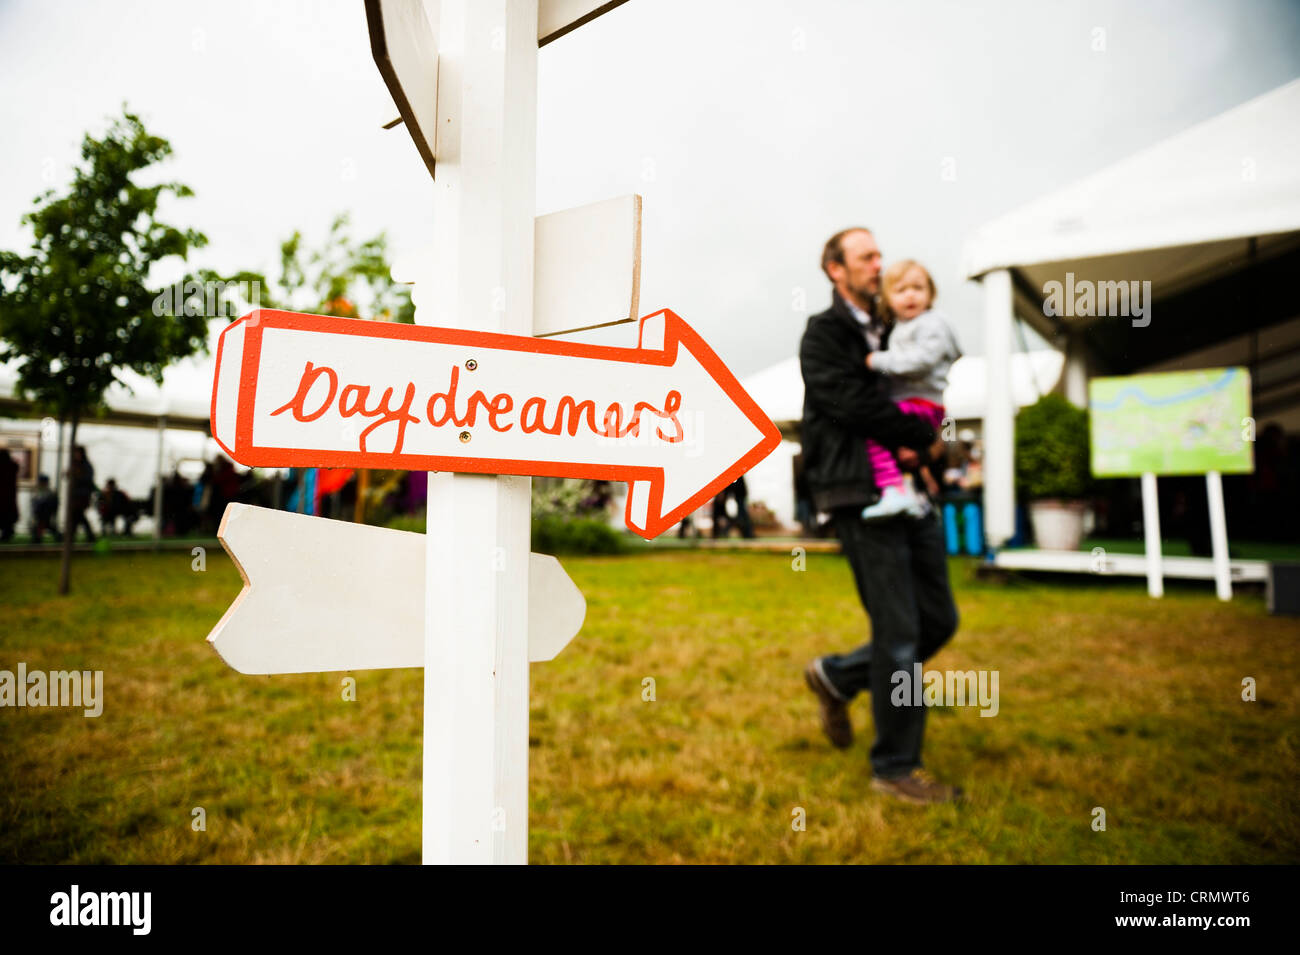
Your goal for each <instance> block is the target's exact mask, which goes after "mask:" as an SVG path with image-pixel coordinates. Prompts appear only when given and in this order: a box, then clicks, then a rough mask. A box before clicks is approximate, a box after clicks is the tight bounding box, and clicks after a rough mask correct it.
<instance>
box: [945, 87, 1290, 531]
mask: <svg viewBox="0 0 1300 955" xmlns="http://www.w3.org/2000/svg"><path fill="white" fill-rule="evenodd" d="M963 260H964V271H965V274H966V276H967V277H968V278H972V279H978V280H979V281H980V282H981V283H982V284H983V286H984V300H985V315H984V322H985V334H984V342H985V349H986V357H987V362H986V367H985V373H986V376H987V406H986V408H985V411H984V441H985V511H986V517H985V525H986V528H987V532H988V538H989V542H990V544H993V545H995V546H997V545H1000V544H1001V543H1003V542H1004V541H1006V540H1007V539H1008V538H1010V537H1011V536H1012V534H1013V532H1014V501H1015V489H1014V485H1013V480H1014V469H1013V450H1014V414H1015V408H1016V400H1015V394H1014V390H1013V385H1012V377H1011V375H1009V374H1008V368H1009V365H1008V362H1009V360H1010V357H1011V355H1012V351H1013V349H1012V341H1013V334H1012V332H1013V329H1012V325H1013V321H1014V318H1015V317H1016V316H1019V317H1021V318H1023V319H1024V320H1026V321H1027V322H1029V323H1030V324H1031V325H1032V326H1033V327H1035V328H1036V329H1037V330H1038V331H1039V332H1040V333H1041V334H1043V335H1044V336H1045V337H1046V338H1047V339H1048V340H1049V341H1052V342H1054V343H1056V344H1058V345H1059V346H1060V347H1062V349H1063V350H1064V351H1065V353H1066V369H1065V382H1064V388H1065V393H1066V395H1067V397H1069V398H1070V400H1072V401H1074V402H1076V403H1078V404H1084V403H1086V387H1087V378H1088V376H1089V374H1090V373H1093V372H1097V373H1105V374H1128V373H1132V372H1137V371H1143V370H1149V369H1155V368H1160V369H1162V370H1169V369H1172V368H1179V367H1184V368H1194V367H1203V366H1204V365H1205V364H1206V363H1218V364H1222V363H1227V362H1231V363H1241V364H1248V365H1250V366H1251V374H1252V379H1253V382H1254V386H1255V395H1254V402H1255V407H1256V409H1260V408H1267V409H1269V412H1270V413H1272V414H1274V415H1277V416H1279V417H1280V418H1282V419H1284V420H1288V421H1290V420H1292V418H1294V417H1295V416H1296V415H1297V410H1298V409H1300V388H1298V387H1297V383H1298V382H1300V367H1298V366H1300V355H1297V347H1296V344H1297V338H1300V330H1298V328H1297V324H1298V323H1297V312H1298V311H1300V310H1298V309H1297V308H1296V305H1295V300H1296V297H1295V293H1294V289H1293V285H1294V276H1295V275H1296V274H1300V271H1298V266H1300V80H1297V81H1294V82H1291V83H1288V84H1286V85H1285V86H1281V87H1278V88H1277V89H1275V90H1272V91H1270V92H1268V93H1266V94H1264V95H1262V96H1259V97H1257V98H1255V99H1252V100H1250V101H1248V102H1246V103H1243V104H1241V105H1240V106H1237V107H1235V108H1233V109H1231V110H1229V111H1227V112H1225V113H1222V114H1220V115H1219V116H1217V117H1215V118H1213V119H1210V120H1208V121H1206V122H1203V123H1200V124H1199V125H1196V126H1193V127H1192V128H1190V129H1187V130H1185V131H1183V132H1181V133H1179V134H1178V135H1176V136H1173V137H1170V138H1169V139H1166V140H1164V141H1163V142H1161V143H1158V144H1157V145H1155V146H1152V147H1150V148H1148V149H1144V150H1142V151H1140V152H1138V153H1136V154H1134V155H1132V156H1130V157H1129V158H1127V159H1124V160H1122V161H1120V162H1118V163H1115V164H1114V165H1112V166H1109V167H1107V168H1105V169H1102V170H1100V171H1099V172H1096V173H1094V174H1092V175H1090V176H1088V177H1086V178H1084V179H1081V180H1079V181H1077V182H1074V183H1072V184H1070V185H1068V186H1066V187H1065V188H1063V189H1060V190H1058V191H1056V192H1054V193H1051V194H1050V195H1047V196H1044V197H1042V198H1040V199H1038V200H1036V201H1034V202H1031V203H1029V204H1028V205H1026V206H1024V207H1022V208H1020V209H1017V210H1015V211H1013V212H1010V213H1008V214H1007V215H1005V216H1003V217H1001V218H999V219H997V220H995V221H993V222H991V223H989V224H987V225H986V226H984V227H983V228H981V229H979V230H977V231H976V232H975V233H974V234H973V235H972V236H971V237H970V239H969V240H968V242H967V244H966V246H965V249H964V253H963ZM1067 274H1072V276H1073V278H1074V280H1075V281H1076V282H1077V281H1079V280H1092V281H1096V282H1104V281H1127V280H1142V281H1150V282H1151V298H1152V300H1153V302H1154V304H1153V306H1152V308H1151V313H1150V315H1149V316H1148V317H1149V318H1150V319H1151V321H1150V324H1149V325H1146V326H1145V327H1136V326H1134V324H1133V323H1132V322H1131V321H1129V320H1128V319H1125V318H1117V317H1107V318H1061V317H1049V316H1048V315H1047V314H1046V313H1045V310H1044V307H1043V305H1044V299H1045V293H1044V286H1045V284H1046V283H1047V282H1050V281H1061V282H1064V281H1065V280H1066V276H1067ZM1256 413H1257V414H1258V413H1259V411H1258V410H1257V412H1256ZM1288 415H1290V416H1291V417H1287V416H1288Z"/></svg>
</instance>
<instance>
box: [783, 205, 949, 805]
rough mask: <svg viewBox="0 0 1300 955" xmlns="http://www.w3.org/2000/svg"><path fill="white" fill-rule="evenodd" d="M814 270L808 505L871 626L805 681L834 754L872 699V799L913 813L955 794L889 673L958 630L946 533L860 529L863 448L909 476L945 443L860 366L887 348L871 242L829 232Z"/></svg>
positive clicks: (806, 348) (805, 347) (884, 524)
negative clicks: (860, 699)
mask: <svg viewBox="0 0 1300 955" xmlns="http://www.w3.org/2000/svg"><path fill="white" fill-rule="evenodd" d="M822 271H823V272H824V273H825V274H826V277H827V278H828V279H830V281H831V286H832V295H831V307H830V308H828V309H827V310H826V311H824V312H822V313H820V314H818V315H814V316H812V317H811V318H809V319H808V325H807V327H806V328H805V330H804V334H803V338H802V339H801V340H800V343H799V367H800V371H801V372H802V373H803V381H804V406H803V422H802V424H801V427H800V434H801V435H802V438H803V453H804V473H805V474H806V475H807V477H808V484H809V487H810V488H811V489H812V494H813V506H814V507H816V508H817V509H818V510H819V511H826V512H829V513H830V514H831V519H832V520H833V521H834V522H835V531H836V534H837V535H838V536H839V539H840V545H841V547H842V548H843V551H844V555H845V557H847V558H848V563H849V567H850V568H851V569H852V571H853V578H854V581H855V583H856V584H857V590H858V597H859V599H860V600H861V601H862V606H863V608H864V609H865V610H866V612H867V615H868V616H869V617H870V618H871V641H870V642H869V643H866V644H863V645H862V646H860V647H858V648H857V649H856V650H853V651H851V652H849V653H831V654H827V655H825V656H821V657H817V658H816V659H814V660H813V661H812V662H810V663H809V664H808V666H807V667H806V668H805V669H804V680H805V682H806V683H807V684H808V688H809V689H810V690H811V691H812V692H813V694H814V695H815V696H816V698H817V701H818V703H819V704H820V707H821V722H822V729H823V730H824V731H825V733H826V735H827V737H828V738H829V739H830V741H831V744H832V745H834V746H837V747H840V748H846V747H848V746H851V745H852V743H853V723H852V721H851V720H850V718H849V710H848V707H849V703H850V702H852V700H853V698H854V697H855V696H857V695H858V694H859V693H862V692H868V693H870V694H871V713H872V717H873V719H874V722H875V729H876V739H875V742H874V744H873V745H872V747H871V770H872V780H871V788H872V789H873V790H874V791H876V792H879V793H883V794H885V795H888V796H890V797H892V798H896V799H900V800H902V801H905V802H910V803H938V802H949V801H951V800H953V799H956V798H958V797H959V795H960V791H959V790H958V789H957V788H956V787H954V786H950V785H946V784H943V783H940V782H939V781H938V780H936V779H934V778H933V777H931V776H930V775H929V773H928V772H926V771H925V770H924V769H923V768H922V765H921V744H922V741H923V738H924V734H925V717H926V708H925V707H924V706H909V705H899V706H895V705H894V703H893V701H892V699H891V696H892V693H891V691H892V689H893V687H894V679H893V678H894V675H895V674H897V673H900V672H903V673H907V674H911V673H913V672H914V668H915V667H916V666H918V665H919V664H921V663H923V662H924V661H925V660H928V659H929V658H930V657H932V656H933V655H934V654H935V653H936V652H937V651H938V650H939V648H940V647H942V646H943V645H944V644H945V643H947V642H948V641H949V640H950V639H951V638H952V635H953V633H955V632H956V630H957V606H956V603H955V602H954V600H953V596H952V588H951V586H950V585H949V582H948V558H947V555H946V553H945V548H944V541H943V532H942V529H941V528H940V526H939V522H938V520H937V519H936V517H935V516H934V515H933V514H932V515H931V516H930V517H928V518H921V519H916V518H912V517H908V516H906V515H902V514H900V515H896V516H894V517H891V518H887V519H884V520H878V521H864V520H863V519H862V509H863V507H864V506H865V505H867V504H871V503H874V502H873V492H874V490H875V488H874V483H875V482H874V479H873V472H872V467H871V463H870V461H869V460H868V458H867V439H868V438H870V439H871V440H873V441H876V442H877V443H879V444H881V445H882V446H884V447H885V448H888V449H891V450H893V451H894V452H895V454H896V455H897V458H898V463H899V464H900V465H901V466H902V467H904V468H909V469H914V468H916V467H918V466H920V465H922V464H928V463H929V462H930V460H931V459H932V458H933V457H935V456H936V455H938V454H939V453H940V452H941V450H942V444H940V446H939V447H937V448H936V447H933V445H934V443H935V433H934V428H933V427H931V425H930V424H929V423H928V422H927V421H926V419H924V418H922V417H920V416H918V415H909V414H905V413H903V412H902V411H900V410H899V409H898V407H897V405H895V404H894V403H893V402H892V401H890V400H889V397H888V396H887V394H886V393H885V387H886V384H887V383H886V382H885V380H884V377H883V376H882V375H881V374H880V373H879V372H876V371H874V370H873V369H872V368H870V367H868V363H867V356H868V354H870V353H873V352H875V351H877V350H878V349H880V348H883V347H886V346H887V340H888V336H889V331H888V329H887V328H884V327H883V325H882V323H881V322H880V321H879V320H878V318H877V317H876V313H877V311H878V306H877V304H876V296H877V295H878V294H879V292H880V248H879V246H877V244H876V240H875V237H874V236H873V235H872V234H871V232H870V231H869V230H867V229H863V228H855V229H845V230H843V231H841V232H837V233H836V234H835V235H833V236H831V238H830V239H829V240H828V241H827V242H826V245H825V246H824V248H823V249H822Z"/></svg>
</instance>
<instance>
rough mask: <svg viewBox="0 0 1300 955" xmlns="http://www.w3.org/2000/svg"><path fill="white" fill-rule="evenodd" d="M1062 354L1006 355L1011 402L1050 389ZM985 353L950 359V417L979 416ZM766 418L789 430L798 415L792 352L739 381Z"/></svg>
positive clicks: (1027, 400) (799, 387)
mask: <svg viewBox="0 0 1300 955" xmlns="http://www.w3.org/2000/svg"><path fill="white" fill-rule="evenodd" d="M1064 361H1065V357H1064V356H1063V355H1062V354H1061V353H1060V352H1058V351H1055V350H1053V349H1049V348H1044V349H1040V350H1038V351H1032V352H1029V353H1021V354H1017V355H1013V356H1012V357H1011V391H1012V394H1013V395H1014V396H1015V401H1016V407H1018V408H1019V407H1024V406H1025V405H1027V404H1033V403H1034V402H1035V401H1037V400H1038V399H1039V397H1040V396H1042V395H1043V394H1045V393H1047V392H1049V391H1051V390H1052V388H1053V387H1055V385H1056V383H1057V381H1058V380H1059V379H1060V377H1061V368H1062V365H1063V364H1064ZM987 378H988V376H987V374H986V372H985V368H984V358H983V357H982V356H980V355H963V356H962V357H961V358H958V359H957V361H956V362H954V363H953V366H952V370H951V372H950V373H949V375H948V387H947V389H945V390H944V393H943V401H944V407H945V408H946V409H947V411H948V414H949V416H951V417H952V418H954V419H956V420H957V421H972V420H976V419H979V418H983V417H984V389H985V386H986V384H987ZM741 385H742V386H743V387H744V389H745V391H746V392H748V393H749V396H750V397H751V398H753V399H754V400H755V401H756V402H758V406H759V407H760V408H762V409H763V411H764V412H765V413H766V414H767V416H768V417H769V418H771V419H772V420H773V421H774V422H776V424H777V426H778V427H780V428H781V429H782V430H783V431H786V432H787V433H791V432H793V431H794V430H795V428H796V427H797V425H798V422H799V419H800V418H801V417H803V376H802V375H801V374H800V371H799V358H798V357H797V356H794V357H791V358H787V359H785V360H784V361H779V362H777V363H776V364H775V365H771V366H769V367H767V368H764V369H763V370H762V371H758V372H755V373H754V374H752V375H750V376H749V377H748V378H746V379H745V380H744V381H742V382H741Z"/></svg>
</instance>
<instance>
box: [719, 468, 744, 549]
mask: <svg viewBox="0 0 1300 955" xmlns="http://www.w3.org/2000/svg"><path fill="white" fill-rule="evenodd" d="M732 502H734V503H735V511H736V513H735V516H732V514H731V504H732ZM732 525H735V526H736V527H739V528H740V536H741V537H744V538H745V539H746V540H749V539H751V538H753V536H754V523H753V521H751V520H750V519H749V489H748V488H746V487H745V476H744V475H743V474H742V475H741V476H740V477H738V478H736V480H734V481H732V482H731V483H730V484H728V485H727V486H726V487H725V488H723V489H722V490H721V491H720V492H718V495H717V496H716V497H715V498H714V499H713V528H712V531H711V534H712V536H713V537H715V538H717V537H728V536H730V535H731V528H732Z"/></svg>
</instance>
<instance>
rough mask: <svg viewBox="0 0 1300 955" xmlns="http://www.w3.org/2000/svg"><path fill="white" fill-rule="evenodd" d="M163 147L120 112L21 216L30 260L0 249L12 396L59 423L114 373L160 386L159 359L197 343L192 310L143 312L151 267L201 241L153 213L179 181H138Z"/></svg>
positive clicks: (1, 342)
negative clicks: (61, 180) (61, 182)
mask: <svg viewBox="0 0 1300 955" xmlns="http://www.w3.org/2000/svg"><path fill="white" fill-rule="evenodd" d="M171 151H172V148H171V144H170V143H168V142H167V140H165V139H163V138H161V137H159V136H155V135H153V134H151V133H149V132H148V131H147V130H146V129H145V128H144V125H143V123H142V122H141V121H140V118H139V117H138V116H136V115H134V114H133V113H131V112H129V111H126V110H125V109H124V111H123V115H122V116H121V117H119V118H116V119H114V120H113V121H112V122H111V124H110V126H109V128H108V130H107V131H106V132H105V133H104V135H103V137H102V138H99V139H96V138H94V137H93V136H91V135H90V134H87V135H86V136H85V137H84V139H83V140H82V145H81V158H82V162H81V164H79V165H78V166H77V167H76V168H75V169H74V171H73V177H72V182H71V183H70V185H69V186H68V188H67V189H66V191H65V192H63V193H62V194H60V193H58V192H57V191H56V190H49V191H47V192H44V193H42V194H41V195H40V196H38V197H37V198H36V200H35V203H34V208H33V210H32V211H31V212H28V213H27V214H26V215H24V216H23V218H22V222H23V224H24V225H27V226H29V227H30V228H31V230H32V235H33V241H32V245H31V250H30V252H29V254H27V255H21V254H19V253H16V252H8V251H0V359H6V360H7V359H13V358H17V359H18V360H19V361H20V364H19V366H18V382H17V386H18V390H19V392H21V393H24V394H28V395H31V396H32V397H33V398H34V399H35V401H36V402H37V403H38V404H39V405H41V406H42V407H43V408H46V409H49V410H51V411H52V412H54V413H56V414H57V415H58V416H59V417H71V416H73V415H74V414H75V415H80V414H82V413H84V412H86V411H88V410H92V409H93V408H95V407H97V406H99V405H101V404H102V402H103V398H104V391H105V390H106V389H107V388H108V386H109V385H111V384H112V383H113V381H114V380H117V375H118V372H119V371H121V370H122V369H128V368H129V369H131V370H132V371H135V372H137V373H139V374H141V375H146V376H148V377H150V378H152V379H154V380H155V381H161V380H162V372H163V369H164V368H165V367H166V366H167V365H168V364H170V363H171V362H173V361H175V360H177V359H179V358H183V357H186V356H188V355H191V354H193V353H194V352H196V351H198V350H201V349H204V348H206V342H207V322H206V319H205V318H204V317H203V316H202V315H185V314H181V315H169V314H163V315H157V314H155V310H154V307H153V304H154V301H155V299H156V298H157V295H158V291H159V290H158V289H155V288H154V287H152V286H151V285H150V281H149V276H150V273H151V271H152V269H153V266H154V265H155V264H156V263H158V262H160V261H162V260H164V259H167V258H170V257H172V256H180V257H181V258H186V257H188V255H189V252H190V250H191V249H196V248H201V247H202V246H204V245H206V244H207V239H206V237H205V236H204V235H203V234H202V233H200V232H196V231H194V230H192V229H182V228H178V227H176V226H171V225H168V224H166V223H163V222H160V221H158V218H157V211H158V205H159V202H160V201H161V200H162V199H163V198H164V197H166V196H173V197H176V198H184V197H186V196H190V195H192V194H193V193H192V191H191V190H190V189H189V187H188V186H185V185H184V184H182V183H176V182H164V183H158V184H154V185H147V186H146V185H141V184H140V183H138V182H137V181H136V177H137V175H138V174H139V173H140V172H141V171H142V170H144V169H146V168H148V167H150V166H153V165H154V164H156V163H159V162H162V161H164V160H165V159H167V157H169V156H170V155H171Z"/></svg>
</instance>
